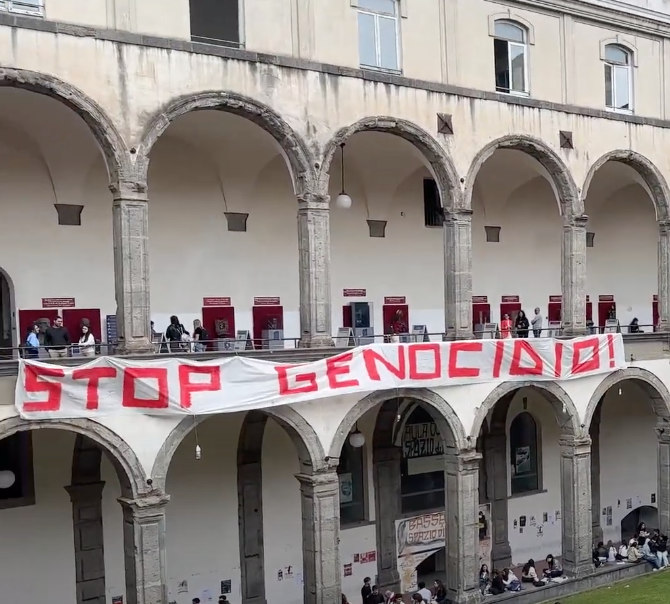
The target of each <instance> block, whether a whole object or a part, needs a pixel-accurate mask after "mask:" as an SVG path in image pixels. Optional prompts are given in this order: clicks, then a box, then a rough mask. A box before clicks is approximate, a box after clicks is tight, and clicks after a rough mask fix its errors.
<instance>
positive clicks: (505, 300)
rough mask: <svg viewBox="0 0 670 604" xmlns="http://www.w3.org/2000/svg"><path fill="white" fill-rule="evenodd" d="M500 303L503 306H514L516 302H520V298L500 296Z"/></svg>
mask: <svg viewBox="0 0 670 604" xmlns="http://www.w3.org/2000/svg"><path fill="white" fill-rule="evenodd" d="M500 302H502V303H503V304H510V303H512V304H514V303H517V302H521V298H520V297H519V296H500Z"/></svg>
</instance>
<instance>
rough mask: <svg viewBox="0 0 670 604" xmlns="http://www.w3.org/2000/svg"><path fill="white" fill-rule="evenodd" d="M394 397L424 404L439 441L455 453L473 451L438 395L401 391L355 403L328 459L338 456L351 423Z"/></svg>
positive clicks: (376, 394) (384, 392) (419, 390)
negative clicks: (438, 433)
mask: <svg viewBox="0 0 670 604" xmlns="http://www.w3.org/2000/svg"><path fill="white" fill-rule="evenodd" d="M396 398H398V399H402V398H409V399H414V400H415V401H417V402H420V403H425V407H426V409H427V410H428V411H429V412H430V413H431V415H432V416H433V418H434V419H435V423H436V424H437V425H438V429H439V430H440V434H441V435H442V438H444V439H445V440H447V441H450V445H451V446H453V447H454V448H456V449H457V450H464V449H468V448H472V447H471V445H470V443H469V439H468V437H467V436H466V434H465V429H464V428H463V424H462V423H461V420H460V419H459V418H458V415H456V412H455V411H454V410H453V408H452V407H451V405H449V403H447V401H446V400H444V399H443V398H442V397H441V396H440V395H439V394H436V393H435V392H433V391H432V390H427V389H425V388H401V389H399V390H398V391H397V392H395V393H394V392H390V391H388V390H380V391H377V392H373V393H372V394H369V395H368V396H366V397H365V398H363V399H361V400H360V401H358V402H357V403H356V404H355V405H354V406H353V407H352V408H351V409H350V410H349V412H348V413H347V414H346V415H345V416H344V418H343V419H342V421H341V422H340V425H339V426H338V427H337V430H336V431H335V435H334V437H333V442H332V443H331V445H330V449H329V456H330V457H331V458H338V457H339V456H340V451H341V450H342V446H343V445H344V441H345V439H346V438H347V436H348V434H349V432H350V431H351V429H352V428H353V427H354V424H355V423H356V422H357V421H359V420H360V419H361V417H363V415H365V414H366V413H367V412H368V411H369V410H370V409H373V408H375V407H376V406H377V405H379V404H381V403H384V402H387V401H388V400H389V399H396Z"/></svg>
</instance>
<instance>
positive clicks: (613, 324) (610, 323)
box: [603, 319, 621, 333]
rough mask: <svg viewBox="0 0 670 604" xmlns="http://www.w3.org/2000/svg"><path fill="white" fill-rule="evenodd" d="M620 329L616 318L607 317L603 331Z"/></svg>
mask: <svg viewBox="0 0 670 604" xmlns="http://www.w3.org/2000/svg"><path fill="white" fill-rule="evenodd" d="M620 331H621V327H620V326H619V320H618V319H607V321H605V327H604V328H603V333H619V332H620Z"/></svg>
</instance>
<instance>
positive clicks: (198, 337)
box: [193, 319, 209, 352]
mask: <svg viewBox="0 0 670 604" xmlns="http://www.w3.org/2000/svg"><path fill="white" fill-rule="evenodd" d="M193 340H194V342H195V345H194V347H195V352H205V351H206V350H207V344H208V342H209V332H208V331H207V330H206V329H205V328H204V327H203V326H202V322H201V321H200V319H196V320H195V321H193Z"/></svg>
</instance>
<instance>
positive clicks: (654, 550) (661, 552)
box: [593, 522, 670, 571]
mask: <svg viewBox="0 0 670 604" xmlns="http://www.w3.org/2000/svg"><path fill="white" fill-rule="evenodd" d="M608 562H617V563H621V564H623V563H625V562H633V563H638V562H648V563H649V564H651V567H652V570H655V571H656V570H661V569H664V568H668V566H670V564H669V563H668V537H667V535H661V534H660V533H659V531H657V530H656V531H654V532H653V533H650V532H649V531H648V530H647V526H646V524H645V523H644V522H641V523H640V524H639V526H638V527H637V532H636V533H635V535H634V536H633V538H632V539H630V541H625V540H624V541H622V542H621V545H619V548H618V549H617V548H616V547H615V546H614V544H613V543H612V542H611V541H608V543H607V545H604V544H603V542H602V541H601V542H600V543H598V545H597V546H596V547H595V548H594V550H593V564H594V565H595V567H596V568H599V567H600V566H602V565H603V564H606V563H608Z"/></svg>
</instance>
